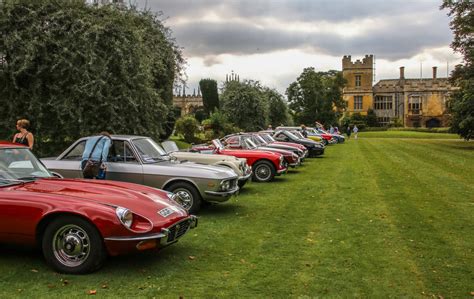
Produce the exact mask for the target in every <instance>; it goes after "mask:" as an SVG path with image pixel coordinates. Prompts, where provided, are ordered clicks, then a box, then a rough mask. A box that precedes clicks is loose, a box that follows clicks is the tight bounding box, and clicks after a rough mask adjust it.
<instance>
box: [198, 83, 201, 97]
mask: <svg viewBox="0 0 474 299" xmlns="http://www.w3.org/2000/svg"><path fill="white" fill-rule="evenodd" d="M200 96H201V87H200V86H198V97H200Z"/></svg>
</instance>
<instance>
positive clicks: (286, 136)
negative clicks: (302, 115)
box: [273, 130, 324, 157]
mask: <svg viewBox="0 0 474 299" xmlns="http://www.w3.org/2000/svg"><path fill="white" fill-rule="evenodd" d="M273 137H274V138H275V139H276V140H278V141H283V142H293V143H298V144H302V145H304V146H305V147H306V148H307V149H308V152H309V157H316V156H319V155H322V154H324V145H322V144H321V143H319V142H315V141H313V140H309V139H301V138H298V137H297V136H295V134H293V133H291V132H290V131H286V130H280V131H276V132H275V134H274V135H273Z"/></svg>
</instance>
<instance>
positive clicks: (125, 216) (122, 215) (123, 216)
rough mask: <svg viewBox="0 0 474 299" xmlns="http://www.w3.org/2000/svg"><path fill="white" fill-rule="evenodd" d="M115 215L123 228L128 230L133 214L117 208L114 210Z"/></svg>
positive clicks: (127, 210)
mask: <svg viewBox="0 0 474 299" xmlns="http://www.w3.org/2000/svg"><path fill="white" fill-rule="evenodd" d="M115 213H116V214H117V217H118V219H119V220H120V222H121V223H122V224H123V225H124V226H125V227H127V228H130V227H131V226H132V222H133V213H132V212H131V211H130V210H129V209H126V208H122V207H118V208H117V209H116V210H115Z"/></svg>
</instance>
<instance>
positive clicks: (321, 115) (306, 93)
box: [286, 67, 345, 124]
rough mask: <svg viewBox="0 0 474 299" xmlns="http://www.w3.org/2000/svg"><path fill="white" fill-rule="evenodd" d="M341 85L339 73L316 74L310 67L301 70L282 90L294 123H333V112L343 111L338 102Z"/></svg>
mask: <svg viewBox="0 0 474 299" xmlns="http://www.w3.org/2000/svg"><path fill="white" fill-rule="evenodd" d="M344 84H345V79H344V78H343V77H342V73H341V72H340V71H334V70H331V71H328V72H316V71H315V69H314V68H313V67H309V68H305V69H304V70H303V72H302V73H301V75H300V76H299V77H298V78H297V80H296V81H295V82H293V83H291V84H290V86H289V87H288V88H287V90H286V94H287V96H288V102H289V107H290V109H291V110H292V111H293V114H294V117H295V121H297V122H299V123H304V124H313V123H314V122H315V121H320V122H323V123H336V122H337V117H338V112H337V110H338V109H341V108H344V107H345V102H344V100H343V99H342V88H343V87H344Z"/></svg>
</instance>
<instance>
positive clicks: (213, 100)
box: [199, 79, 219, 115]
mask: <svg viewBox="0 0 474 299" xmlns="http://www.w3.org/2000/svg"><path fill="white" fill-rule="evenodd" d="M199 88H200V89H201V94H202V102H203V105H204V111H205V112H206V113H207V115H210V114H211V112H213V111H214V109H216V108H217V109H219V94H218V93H217V81H216V80H213V79H201V81H199Z"/></svg>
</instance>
